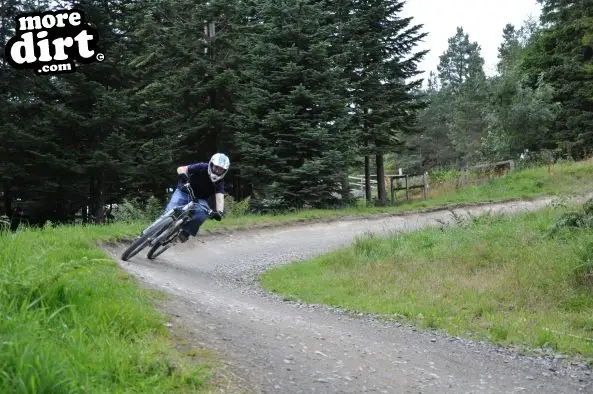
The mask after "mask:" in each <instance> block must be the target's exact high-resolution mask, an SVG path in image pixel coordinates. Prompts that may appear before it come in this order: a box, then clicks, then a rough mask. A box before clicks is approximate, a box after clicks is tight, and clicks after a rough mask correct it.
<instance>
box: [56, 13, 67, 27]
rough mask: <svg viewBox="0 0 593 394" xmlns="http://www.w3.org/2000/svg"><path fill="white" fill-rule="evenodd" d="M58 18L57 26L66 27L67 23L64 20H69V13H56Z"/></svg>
mask: <svg viewBox="0 0 593 394" xmlns="http://www.w3.org/2000/svg"><path fill="white" fill-rule="evenodd" d="M56 19H57V20H58V23H57V24H56V26H57V27H65V26H66V24H65V23H64V21H65V20H66V21H67V20H68V13H67V12H64V13H62V14H58V15H56Z"/></svg>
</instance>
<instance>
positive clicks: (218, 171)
mask: <svg viewBox="0 0 593 394" xmlns="http://www.w3.org/2000/svg"><path fill="white" fill-rule="evenodd" d="M230 165H231V162H230V160H229V158H228V157H227V156H226V155H225V154H224V153H216V154H214V155H213V156H212V157H211V158H210V162H209V163H208V175H210V179H212V182H216V181H219V180H221V179H222V178H224V176H225V175H226V173H227V172H228V170H229V167H230Z"/></svg>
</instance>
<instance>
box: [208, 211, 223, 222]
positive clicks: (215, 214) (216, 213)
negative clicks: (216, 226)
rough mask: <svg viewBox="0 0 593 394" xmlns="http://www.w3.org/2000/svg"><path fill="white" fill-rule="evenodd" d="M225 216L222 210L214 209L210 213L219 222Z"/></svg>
mask: <svg viewBox="0 0 593 394" xmlns="http://www.w3.org/2000/svg"><path fill="white" fill-rule="evenodd" d="M223 216H224V215H223V213H222V212H220V211H212V214H211V215H210V217H211V218H212V219H214V220H217V221H219V222H220V221H221V220H222V217H223Z"/></svg>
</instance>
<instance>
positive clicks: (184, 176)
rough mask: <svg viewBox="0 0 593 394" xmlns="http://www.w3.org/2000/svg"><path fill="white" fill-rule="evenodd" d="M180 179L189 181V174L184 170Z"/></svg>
mask: <svg viewBox="0 0 593 394" xmlns="http://www.w3.org/2000/svg"><path fill="white" fill-rule="evenodd" d="M179 180H180V181H181V182H183V183H187V182H189V175H187V174H186V173H185V172H182V173H181V174H179Z"/></svg>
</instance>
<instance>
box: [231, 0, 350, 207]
mask: <svg viewBox="0 0 593 394" xmlns="http://www.w3.org/2000/svg"><path fill="white" fill-rule="evenodd" d="M257 18H258V19H259V20H260V21H262V23H254V24H252V25H251V26H250V32H249V33H246V34H245V35H244V39H245V40H246V41H245V44H244V47H245V48H249V49H248V50H249V52H248V61H247V63H246V67H245V68H244V70H243V78H244V81H245V85H246V87H247V90H246V92H245V93H244V94H243V96H242V100H241V105H240V106H239V107H238V110H239V114H238V117H237V119H238V123H240V124H241V125H242V129H241V130H240V131H239V132H238V133H237V138H236V141H237V148H238V150H239V152H240V157H241V171H242V173H243V174H245V176H246V177H248V178H249V179H250V180H251V181H252V182H253V185H254V190H255V192H256V193H257V195H256V197H259V198H260V199H263V198H268V199H272V200H274V199H276V200H278V201H280V203H279V205H283V206H290V207H302V206H304V205H305V204H308V205H311V206H321V205H323V204H327V203H330V202H331V201H332V200H333V198H332V195H333V194H334V193H339V192H340V190H341V187H342V180H341V179H340V177H339V176H336V175H339V174H340V172H341V171H343V170H344V169H345V168H346V167H347V165H348V164H349V147H348V136H347V127H346V126H345V124H346V123H347V119H346V111H347V108H346V104H347V102H346V100H345V98H344V97H342V96H341V95H340V89H341V84H343V81H342V80H341V79H340V70H339V69H338V68H337V67H336V60H335V59H334V56H332V54H331V53H330V41H329V37H330V33H331V31H332V28H333V26H332V24H331V23H330V22H329V20H330V19H329V17H328V15H327V13H326V12H325V11H324V9H323V8H322V7H321V5H320V4H319V3H317V2H314V1H296V0H268V1H265V2H263V3H261V8H260V9H259V10H258V16H257Z"/></svg>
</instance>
